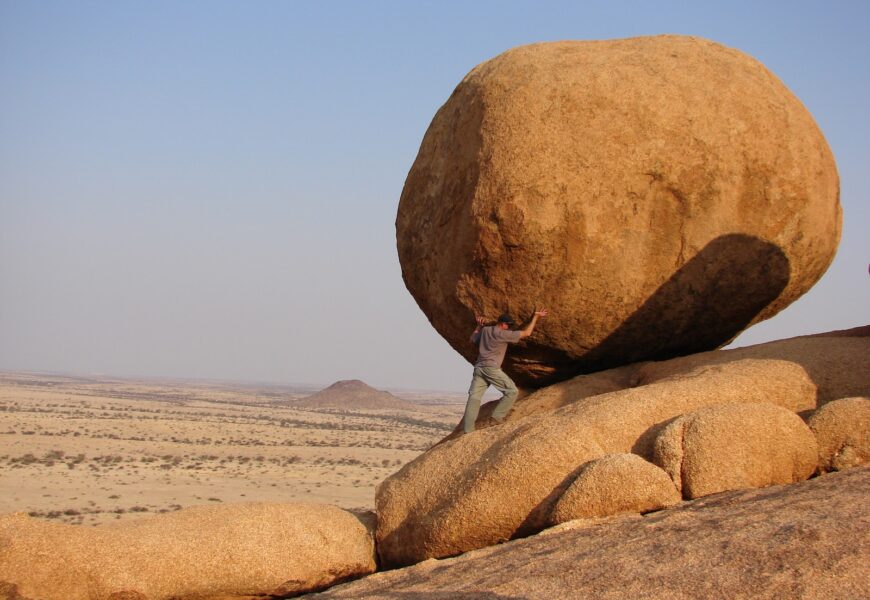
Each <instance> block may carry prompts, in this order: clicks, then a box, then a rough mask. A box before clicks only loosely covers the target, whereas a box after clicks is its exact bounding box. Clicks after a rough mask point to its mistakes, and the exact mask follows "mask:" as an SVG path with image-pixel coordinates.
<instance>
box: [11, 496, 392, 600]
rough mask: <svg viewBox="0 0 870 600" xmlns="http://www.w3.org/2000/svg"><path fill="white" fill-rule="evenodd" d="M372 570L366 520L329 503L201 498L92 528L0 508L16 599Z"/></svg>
mask: <svg viewBox="0 0 870 600" xmlns="http://www.w3.org/2000/svg"><path fill="white" fill-rule="evenodd" d="M374 570H375V560H374V544H373V540H372V536H371V534H370V532H369V530H368V528H367V526H366V525H364V524H363V523H362V522H361V521H360V520H359V519H358V518H357V517H355V516H354V515H352V514H351V513H349V512H347V511H344V510H341V509H339V508H336V507H333V506H324V505H307V504H266V503H257V504H236V505H227V506H198V507H193V508H188V509H184V510H181V511H178V512H176V513H171V514H165V515H156V516H152V517H145V518H142V519H138V520H135V521H128V522H125V523H118V524H113V525H102V526H97V527H83V526H79V525H63V524H58V523H50V522H46V521H42V520H40V519H33V518H30V517H28V516H27V515H25V514H24V513H14V514H11V515H5V516H2V517H0V592H4V591H5V593H6V594H7V596H8V597H11V598H15V599H16V600H18V599H19V598H20V599H21V600H170V599H174V598H197V599H203V600H205V599H210V598H214V599H217V598H220V600H230V599H232V598H238V599H239V600H247V599H249V598H252V597H267V596H268V597H272V596H279V597H285V596H288V595H290V594H298V593H300V592H305V591H310V590H317V589H322V588H324V587H327V586H329V585H331V584H334V583H336V582H339V581H343V580H345V579H348V578H351V577H355V576H360V575H364V574H367V573H371V572H373V571H374ZM4 588H5V590H4ZM13 594H16V595H13Z"/></svg>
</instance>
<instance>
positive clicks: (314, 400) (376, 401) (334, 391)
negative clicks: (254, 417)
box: [276, 379, 420, 410]
mask: <svg viewBox="0 0 870 600" xmlns="http://www.w3.org/2000/svg"><path fill="white" fill-rule="evenodd" d="M276 404H282V405H285V406H293V407H299V408H343V409H348V410H350V409H356V408H364V409H375V410H377V409H393V410H420V407H419V406H417V405H416V404H412V403H411V402H407V401H405V400H402V399H401V398H397V397H396V396H393V395H392V394H391V393H389V392H384V391H381V390H376V389H375V388H373V387H371V386H370V385H368V384H366V383H364V382H362V381H360V380H359V379H349V380H343V381H336V382H335V383H333V384H332V385H331V386H329V387H328V388H325V389H322V390H320V391H319V392H317V393H316V394H312V395H311V396H306V397H304V398H297V399H293V400H283V401H281V402H277V403H276Z"/></svg>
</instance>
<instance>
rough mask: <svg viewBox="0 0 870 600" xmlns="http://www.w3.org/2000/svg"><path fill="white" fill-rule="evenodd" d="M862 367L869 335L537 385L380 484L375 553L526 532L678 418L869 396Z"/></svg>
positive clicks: (423, 550)
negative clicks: (575, 486)
mask: <svg viewBox="0 0 870 600" xmlns="http://www.w3.org/2000/svg"><path fill="white" fill-rule="evenodd" d="M866 333H867V332H866V331H864V330H860V331H856V332H855V335H859V336H864V335H866ZM868 372H870V337H851V336H848V335H843V334H838V335H836V336H833V337H824V336H813V337H801V338H794V339H791V340H783V341H780V342H775V343H770V344H764V345H759V346H754V347H750V348H741V349H737V350H724V351H714V352H708V353H704V354H699V355H694V356H689V357H683V358H676V359H672V360H670V361H666V362H661V363H646V364H639V365H633V366H632V367H622V368H619V369H615V370H614V372H609V373H608V372H604V373H596V374H593V375H585V376H580V377H578V378H577V380H573V381H567V382H564V383H560V384H557V385H553V386H550V387H548V388H546V389H542V390H539V391H538V392H535V393H533V394H531V395H530V396H528V397H526V398H523V399H520V400H518V401H517V403H516V404H515V409H514V412H513V413H511V414H510V415H509V416H508V418H507V419H506V422H505V423H503V424H501V425H498V426H495V427H488V428H483V429H480V430H478V431H475V432H474V433H472V434H469V435H464V436H460V437H454V438H453V439H447V440H446V441H444V442H442V443H440V444H438V445H436V446H435V447H433V448H432V449H430V450H429V451H427V452H426V453H424V454H423V455H421V456H419V457H418V458H416V459H415V460H413V461H412V462H410V463H408V464H407V465H405V466H404V467H403V468H402V469H401V470H400V471H398V472H397V473H395V474H394V475H392V476H390V477H389V478H387V479H386V480H384V481H383V482H382V483H381V484H380V486H379V487H378V490H377V493H376V505H377V512H378V529H377V542H378V553H379V555H380V557H381V559H382V560H383V562H384V563H386V564H392V565H403V564H411V563H414V562H418V561H421V560H425V559H427V558H433V557H435V558H440V557H444V556H450V555H453V554H459V553H461V552H466V551H468V550H473V549H475V548H482V547H484V546H489V545H493V544H496V543H499V542H502V541H504V540H507V539H511V538H515V537H521V536H524V535H529V534H531V533H534V532H535V531H538V530H540V529H542V528H543V527H545V526H546V524H547V523H548V518H549V515H550V513H551V511H552V509H553V506H554V505H555V504H556V502H558V500H559V498H560V496H561V495H562V494H563V493H564V492H565V490H566V488H567V487H568V485H569V484H570V483H571V482H572V481H573V480H574V479H575V478H576V477H577V474H578V469H580V468H581V467H582V466H583V465H584V463H587V462H588V461H590V460H593V459H596V458H600V457H601V456H603V455H605V454H611V453H627V452H631V453H634V454H637V455H639V456H641V457H643V458H646V459H648V460H651V459H652V456H653V443H654V441H655V439H656V437H657V435H658V434H659V432H661V430H662V429H663V428H664V427H665V426H666V425H667V424H668V422H669V421H670V420H672V419H674V418H676V417H679V416H680V415H683V414H686V413H690V412H692V411H695V410H697V409H699V408H702V407H704V406H713V405H721V404H736V403H768V404H772V405H776V406H779V407H782V408H784V409H787V410H788V411H791V412H792V413H800V414H810V413H812V412H813V411H815V410H816V409H817V408H818V407H819V406H820V405H822V404H824V403H826V402H829V401H831V400H836V399H838V398H842V397H846V396H855V395H859V396H864V395H870V378H868V377H867V375H866V374H867V373H868ZM599 380H600V381H599ZM596 381H599V383H596ZM601 382H603V383H601ZM620 385H622V386H623V387H622V389H612V388H615V387H618V386H620ZM602 390H609V391H604V392H603V393H601V392H602ZM794 418H795V419H797V417H794ZM753 426H755V425H753ZM812 452H815V450H813V451H812ZM814 462H815V460H813V463H814ZM723 475H724V474H723Z"/></svg>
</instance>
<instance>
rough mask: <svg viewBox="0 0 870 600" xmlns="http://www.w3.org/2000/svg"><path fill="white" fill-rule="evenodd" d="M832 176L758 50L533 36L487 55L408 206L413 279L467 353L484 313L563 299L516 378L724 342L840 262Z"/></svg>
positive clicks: (400, 231) (432, 144)
mask: <svg viewBox="0 0 870 600" xmlns="http://www.w3.org/2000/svg"><path fill="white" fill-rule="evenodd" d="M840 230H841V210H840V205H839V182H838V175H837V170H836V166H835V163H834V159H833V156H832V154H831V152H830V149H829V148H828V145H827V143H826V141H825V139H824V137H823V135H822V133H821V132H820V131H819V128H818V127H817V125H816V123H815V122H814V120H813V118H812V116H811V115H810V114H809V113H808V112H807V110H806V108H805V107H804V106H803V105H802V104H801V102H800V101H799V100H798V99H797V98H796V97H795V96H794V95H793V94H792V93H791V92H790V91H789V90H788V89H787V88H786V87H785V86H784V85H783V84H782V83H781V82H780V81H779V80H778V79H777V78H776V77H775V76H774V75H773V74H772V73H771V72H770V71H768V70H767V69H766V68H765V67H764V66H763V65H762V64H761V63H759V62H758V61H756V60H755V59H753V58H751V57H749V56H747V55H745V54H743V53H741V52H739V51H737V50H733V49H730V48H726V47H724V46H721V45H719V44H716V43H713V42H710V41H707V40H703V39H699V38H691V37H684V36H673V35H666V36H656V37H643V38H632V39H622V40H608V41H589V42H582V41H568V42H553V43H541V44H533V45H530V46H522V47H518V48H514V49H512V50H509V51H507V52H505V53H503V54H501V55H499V56H497V57H495V58H493V59H492V60H489V61H487V62H485V63H482V64H481V65H478V66H477V67H475V68H474V69H473V70H472V71H471V72H470V73H469V74H468V75H467V76H466V77H465V78H464V79H463V80H462V82H461V83H460V84H459V85H458V86H457V88H456V89H455V90H454V92H453V94H452V95H451V96H450V98H449V99H448V100H447V102H446V103H445V104H444V106H442V107H441V108H440V109H439V111H438V112H437V114H436V115H435V117H434V119H433V120H432V123H431V125H430V126H429V129H428V131H427V132H426V135H425V137H424V139H423V142H422V144H421V147H420V151H419V154H418V156H417V158H416V160H415V162H414V165H413V166H412V168H411V171H410V173H409V174H408V178H407V180H406V182H405V187H404V189H403V191H402V196H401V199H400V203H399V209H398V214H397V218H396V238H397V246H398V252H399V259H400V262H401V265H402V275H403V277H404V280H405V284H406V286H407V287H408V290H409V291H410V292H411V294H412V295H413V296H414V298H415V300H416V301H417V303H418V305H419V306H420V308H421V309H422V310H423V312H424V313H425V314H426V316H427V317H428V318H429V320H430V322H431V323H432V324H433V326H434V327H435V329H436V330H437V331H438V332H439V333H440V334H441V335H442V336H443V337H444V338H445V339H446V340H447V341H448V342H449V343H450V344H451V346H453V348H455V349H456V350H457V351H458V352H459V353H460V354H462V355H463V356H465V357H466V358H467V359H469V360H474V358H475V354H476V348H474V346H473V345H471V344H470V343H469V342H468V337H469V334H470V331H471V329H473V327H474V316H475V315H476V314H480V315H486V316H488V317H490V318H491V319H494V318H495V317H496V316H497V315H499V314H500V313H502V312H505V311H507V312H511V313H513V314H514V315H518V316H520V317H526V316H528V315H530V313H531V311H532V310H533V307H534V306H535V304H536V303H539V304H541V305H543V306H547V307H549V308H550V309H551V314H550V316H549V317H548V318H547V319H546V320H544V321H543V322H542V323H541V324H540V325H539V327H538V329H537V330H536V332H535V335H534V336H533V337H532V338H530V339H529V340H527V341H525V342H524V343H523V344H522V345H521V346H520V347H518V348H514V349H513V351H512V352H510V353H509V354H508V359H507V361H506V364H505V367H506V370H507V372H508V373H509V374H510V375H512V376H513V377H514V378H515V380H516V382H517V384H518V385H520V386H522V387H540V386H541V385H544V384H549V383H553V382H555V381H558V380H563V379H567V378H569V377H572V376H574V375H576V374H578V373H584V372H592V371H597V370H601V369H606V368H609V367H615V366H618V365H622V364H628V363H632V362H637V361H641V360H649V359H653V360H661V359H666V358H670V357H673V356H679V355H686V354H691V353H694V352H699V351H703V350H710V349H713V348H716V347H718V346H720V345H722V344H724V343H726V342H728V341H729V340H731V339H732V338H733V337H734V336H735V335H737V334H738V333H739V332H740V331H742V330H743V329H745V328H746V327H748V326H749V325H751V324H753V323H756V322H758V321H761V320H763V319H767V318H769V317H771V316H773V315H774V314H776V313H777V312H779V311H780V310H782V309H783V308H785V307H786V306H788V305H789V304H790V303H791V302H792V301H794V300H795V299H796V298H798V297H799V296H800V295H801V294H803V293H804V292H806V291H807V290H808V289H809V288H810V287H811V286H812V285H813V284H814V283H815V282H816V281H817V280H818V279H819V277H821V275H822V274H823V273H824V272H825V270H826V269H827V267H828V265H829V264H830V262H831V260H832V259H833V256H834V253H835V250H836V247H837V245H838V242H839V237H840Z"/></svg>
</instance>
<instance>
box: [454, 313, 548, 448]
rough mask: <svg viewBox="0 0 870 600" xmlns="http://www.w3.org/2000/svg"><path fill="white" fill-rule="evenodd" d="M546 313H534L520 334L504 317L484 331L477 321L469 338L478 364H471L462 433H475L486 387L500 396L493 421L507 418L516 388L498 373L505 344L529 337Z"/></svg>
mask: <svg viewBox="0 0 870 600" xmlns="http://www.w3.org/2000/svg"><path fill="white" fill-rule="evenodd" d="M546 316H547V309H546V308H543V309H540V310H538V309H535V314H534V316H532V320H531V321H529V323H528V325H526V326H525V328H523V329H520V330H519V331H511V330H510V327H511V325H513V324H514V320H513V319H512V318H511V316H510V315H508V314H504V315H502V316H500V317H499V318H498V322H497V323H496V324H495V325H490V326H487V327H484V325H483V324H484V322H485V319H484V318H483V317H477V328H476V329H475V330H474V333H472V334H471V343H472V344H477V345H478V355H477V360H476V361H475V363H474V375H473V376H472V378H471V387H469V388H468V403H467V404H466V405H465V415H464V416H463V417H462V424H463V428H464V430H465V433H471V432H472V431H474V422H475V421H476V420H477V414H478V412H480V399H481V398H482V397H483V393H484V392H485V391H486V388H488V387H489V386H493V387H495V389H497V390H498V391H500V392H501V393H502V397H501V400H500V401H499V403H498V405H496V407H495V410H494V411H492V418H493V419H495V420H496V421H498V422H499V423H500V422H501V421H502V420H503V419H504V418H505V417H506V416H507V414H508V412H509V411H510V409H511V407H512V406H513V404H514V400H516V398H517V386H516V385H514V382H513V381H511V378H510V377H508V376H507V374H506V373H505V372H504V371H502V370H501V363H502V361H503V360H504V355H505V352H507V345H508V344H515V343H517V342H518V341H520V340H522V339H524V338H527V337H529V336H530V335H532V332H533V331H534V330H535V324H537V322H538V318H539V317H546Z"/></svg>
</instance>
